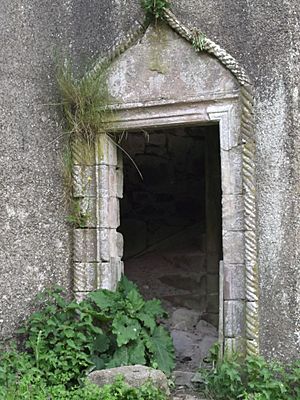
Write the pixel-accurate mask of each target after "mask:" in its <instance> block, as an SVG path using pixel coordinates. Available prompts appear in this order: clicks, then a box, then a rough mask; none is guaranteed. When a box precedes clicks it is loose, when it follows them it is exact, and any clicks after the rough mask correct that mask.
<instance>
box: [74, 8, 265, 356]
mask: <svg viewBox="0 0 300 400" xmlns="http://www.w3.org/2000/svg"><path fill="white" fill-rule="evenodd" d="M164 19H165V21H166V22H167V23H168V24H169V26H170V27H171V28H172V29H173V30H174V31H176V32H177V33H178V34H179V35H180V36H181V37H183V38H184V39H186V40H187V41H188V42H190V43H192V44H193V41H194V39H195V33H194V32H193V31H192V30H190V29H189V28H187V27H186V26H184V25H183V24H182V23H181V22H180V21H179V20H178V19H177V18H176V17H175V15H174V14H173V13H172V12H171V11H170V10H168V9H165V10H164ZM146 29H147V24H146V23H144V24H140V23H136V24H135V26H134V27H133V28H132V29H131V30H130V32H129V33H128V35H127V36H126V37H125V38H124V39H123V40H121V42H120V43H117V44H116V45H115V46H113V47H112V48H111V50H110V51H109V52H108V54H107V55H106V57H105V58H103V59H101V60H99V61H98V62H97V63H96V64H95V66H94V68H92V70H91V71H90V72H89V73H88V74H87V75H86V76H87V77H88V76H90V75H91V74H94V73H97V71H98V70H99V69H100V68H102V66H103V65H105V64H107V63H110V62H112V61H114V60H115V59H116V58H117V57H119V56H120V55H121V54H122V53H124V52H125V51H126V50H127V49H128V48H129V47H131V46H132V45H133V44H134V43H135V42H136V41H137V40H138V39H139V37H141V36H142V35H143V34H144V33H145V31H146ZM201 49H202V50H204V51H206V52H207V53H209V54H211V55H213V56H214V57H216V58H217V59H218V60H219V61H220V62H221V63H222V64H223V65H224V67H225V68H227V69H228V70H229V71H230V72H231V73H232V74H233V76H234V77H235V78H236V79H237V81H238V82H239V83H240V85H241V90H240V97H241V103H242V113H241V136H242V142H243V171H242V174H243V187H244V209H245V265H246V288H245V292H246V338H247V346H246V347H247V353H248V354H257V353H258V352H259V343H258V339H259V307H258V295H259V284H258V282H259V277H258V266H257V243H256V192H255V149H256V145H255V140H254V129H253V128H254V121H253V91H252V85H251V81H250V79H249V78H248V76H247V74H246V72H245V71H244V69H243V68H242V67H241V66H240V65H239V64H238V62H237V61H236V60H235V59H234V58H233V57H232V56H231V55H230V54H228V53H227V52H226V51H225V50H224V49H222V48H221V47H220V46H219V45H217V44H216V43H214V42H213V41H211V40H210V39H208V38H206V37H205V36H204V37H203V38H201ZM76 150H77V149H76ZM76 150H75V152H76V158H77V159H78V161H79V159H80V151H79V152H78V151H76ZM78 150H79V149H78ZM75 251H76V249H75ZM78 278H79V277H78ZM79 279H82V278H79ZM77 282H78V281H77ZM78 285H79V286H80V282H78ZM79 286H78V287H79Z"/></svg>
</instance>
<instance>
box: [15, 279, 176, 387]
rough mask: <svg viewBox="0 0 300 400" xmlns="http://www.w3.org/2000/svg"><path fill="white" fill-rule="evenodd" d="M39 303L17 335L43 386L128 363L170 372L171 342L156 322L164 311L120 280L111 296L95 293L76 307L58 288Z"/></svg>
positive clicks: (68, 383)
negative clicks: (40, 377) (38, 306)
mask: <svg viewBox="0 0 300 400" xmlns="http://www.w3.org/2000/svg"><path fill="white" fill-rule="evenodd" d="M39 301H40V310H39V311H37V312H35V313H33V314H32V315H31V316H30V318H29V319H28V321H27V323H26V325H25V327H24V328H22V329H20V331H19V332H20V333H22V334H23V335H25V338H26V342H25V346H26V348H27V352H28V354H29V355H30V357H31V359H32V361H33V366H34V368H36V369H37V370H39V371H41V372H40V374H41V376H42V377H43V379H44V380H46V382H47V383H48V384H50V385H54V384H62V385H66V386H72V385H74V384H76V383H78V381H79V380H80V379H82V378H83V377H84V376H85V375H86V374H87V373H88V372H91V371H92V370H95V369H104V368H109V367H117V366H122V365H131V364H142V365H147V366H152V367H154V368H158V369H160V370H162V371H163V372H165V373H166V374H170V372H171V371H172V369H173V367H174V348H173V343H172V339H171V337H170V335H169V333H168V332H167V331H166V330H165V328H164V327H163V326H161V325H160V323H159V319H160V318H163V317H165V316H166V313H165V311H164V310H163V309H162V307H161V304H160V302H159V300H150V301H145V300H144V299H143V298H142V296H141V295H140V293H139V291H138V289H137V287H136V285H135V284H133V283H132V282H130V281H129V280H128V279H126V278H125V277H123V278H122V280H121V281H120V283H119V285H118V288H117V290H116V292H111V291H108V290H97V291H95V292H91V293H90V294H89V295H88V297H87V299H86V300H84V301H82V302H80V303H76V302H75V301H69V300H67V299H66V298H65V296H64V295H63V292H62V289H60V288H56V289H55V290H50V291H49V290H48V291H45V292H43V293H42V294H41V295H40V296H39Z"/></svg>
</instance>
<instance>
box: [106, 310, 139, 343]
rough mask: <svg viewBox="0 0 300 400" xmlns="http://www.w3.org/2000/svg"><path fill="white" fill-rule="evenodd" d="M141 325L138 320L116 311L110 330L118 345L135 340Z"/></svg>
mask: <svg viewBox="0 0 300 400" xmlns="http://www.w3.org/2000/svg"><path fill="white" fill-rule="evenodd" d="M140 330H141V325H140V323H139V321H138V320H136V319H133V318H129V317H127V316H126V315H124V314H120V313H118V314H117V315H116V317H115V318H114V320H113V323H112V332H113V333H114V334H115V335H116V337H117V345H118V347H121V346H123V345H124V344H127V343H128V342H129V341H130V340H135V339H137V337H138V336H139V333H140Z"/></svg>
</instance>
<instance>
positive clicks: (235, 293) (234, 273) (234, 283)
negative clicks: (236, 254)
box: [224, 264, 245, 300]
mask: <svg viewBox="0 0 300 400" xmlns="http://www.w3.org/2000/svg"><path fill="white" fill-rule="evenodd" d="M224 299H225V300H243V299H245V266H244V265H242V264H224Z"/></svg>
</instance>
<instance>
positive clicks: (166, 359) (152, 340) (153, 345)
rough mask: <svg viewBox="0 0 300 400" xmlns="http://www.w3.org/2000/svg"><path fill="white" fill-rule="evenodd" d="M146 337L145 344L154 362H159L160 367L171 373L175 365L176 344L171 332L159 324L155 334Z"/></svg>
mask: <svg viewBox="0 0 300 400" xmlns="http://www.w3.org/2000/svg"><path fill="white" fill-rule="evenodd" d="M145 339H146V341H145V344H146V346H147V348H148V350H149V351H150V353H151V354H152V357H151V361H152V363H155V364H157V367H158V369H160V370H161V371H163V372H164V373H165V374H167V375H169V374H170V373H171V371H172V369H173V368H174V366H175V363H174V359H175V355H174V346H173V341H172V338H171V337H170V335H169V333H168V332H167V331H166V330H165V329H164V328H163V327H162V326H158V327H156V328H155V329H154V331H153V335H152V336H150V335H147V337H145Z"/></svg>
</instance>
